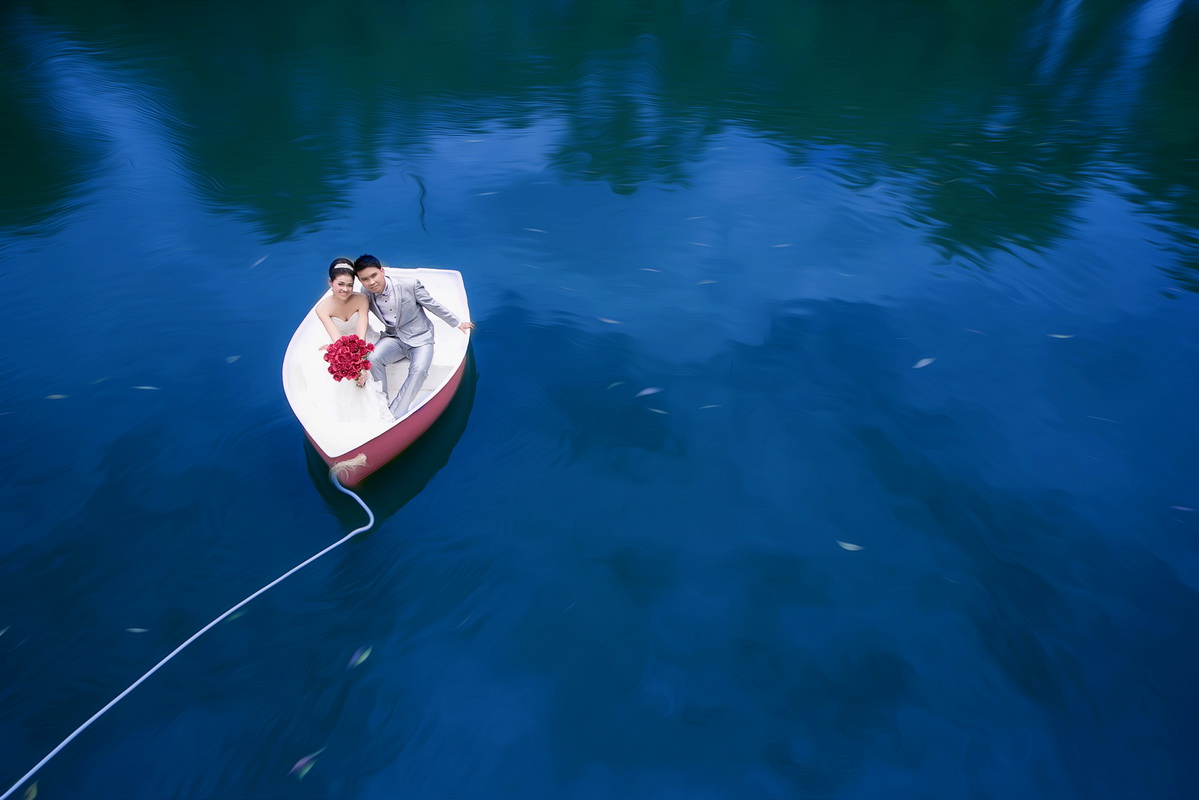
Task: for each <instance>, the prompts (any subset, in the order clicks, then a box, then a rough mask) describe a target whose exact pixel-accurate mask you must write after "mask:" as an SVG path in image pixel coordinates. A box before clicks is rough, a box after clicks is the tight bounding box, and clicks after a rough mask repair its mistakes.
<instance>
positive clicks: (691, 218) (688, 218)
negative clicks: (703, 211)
mask: <svg viewBox="0 0 1199 800" xmlns="http://www.w3.org/2000/svg"><path fill="white" fill-rule="evenodd" d="M693 219H707V217H687V221H688V222H690V221H691V220H693Z"/></svg>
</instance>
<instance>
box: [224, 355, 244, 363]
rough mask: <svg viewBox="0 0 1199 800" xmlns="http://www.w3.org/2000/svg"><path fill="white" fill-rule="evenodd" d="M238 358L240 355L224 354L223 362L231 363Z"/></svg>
mask: <svg viewBox="0 0 1199 800" xmlns="http://www.w3.org/2000/svg"><path fill="white" fill-rule="evenodd" d="M239 358H241V356H225V363H226V364H232V363H233V362H234V361H236V360H237V359H239Z"/></svg>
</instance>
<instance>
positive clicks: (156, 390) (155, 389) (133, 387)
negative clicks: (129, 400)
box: [130, 386, 162, 392]
mask: <svg viewBox="0 0 1199 800" xmlns="http://www.w3.org/2000/svg"><path fill="white" fill-rule="evenodd" d="M130 388H131V389H145V390H146V391H150V392H161V391H162V389H160V388H159V387H157V386H131V387H130Z"/></svg>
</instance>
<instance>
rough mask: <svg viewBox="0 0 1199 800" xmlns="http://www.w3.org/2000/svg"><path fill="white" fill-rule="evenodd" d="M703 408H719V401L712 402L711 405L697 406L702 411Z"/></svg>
mask: <svg viewBox="0 0 1199 800" xmlns="http://www.w3.org/2000/svg"><path fill="white" fill-rule="evenodd" d="M705 408H720V403H712V404H711V405H708V406H700V407H699V409H700V411H703V410H704V409H705Z"/></svg>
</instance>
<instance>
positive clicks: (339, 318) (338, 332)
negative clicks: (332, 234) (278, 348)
mask: <svg viewBox="0 0 1199 800" xmlns="http://www.w3.org/2000/svg"><path fill="white" fill-rule="evenodd" d="M329 289H330V290H331V294H330V295H329V296H328V297H326V298H325V299H324V300H322V301H321V302H320V303H318V304H317V306H316V309H315V312H316V316H317V319H319V320H320V321H321V324H322V325H324V326H325V332H326V333H328V334H329V343H332V342H336V341H337V340H338V339H340V338H341V337H343V336H350V335H356V336H358V338H360V339H364V340H366V341H367V342H370V343H371V344H374V343H375V342H376V341H378V339H379V332H378V331H376V330H374V329H372V328H371V327H370V325H369V324H368V323H369V320H368V319H367V314H369V313H370V306H369V304H368V303H367V300H366V295H364V294H362V293H361V292H355V291H354V262H353V261H351V260H350V259H348V258H335V259H333V263H332V264H330V265H329ZM328 347H329V344H323V345H321V346H320V347H319V348H318V351H317V353H316V354H314V355H313V357H312V363H311V364H309V365H308V366H309V367H310V369H311V373H310V378H309V381H308V383H309V384H310V386H309V388H310V390H312V389H317V390H318V392H319V393H320V394H321V395H322V399H323V400H325V401H327V402H328V406H327V407H328V408H329V409H330V410H331V412H332V414H333V418H334V419H336V420H337V421H338V422H359V423H368V422H385V423H387V424H388V425H390V424H391V423H393V422H395V417H394V416H392V413H391V410H390V409H389V408H388V407H387V398H386V397H384V396H383V389H382V386H381V385H380V384H379V382H378V381H376V380H374V379H373V378H371V376H370V372H369V371H365V370H364V371H363V372H362V374H361V375H359V376H358V382H357V384H355V383H354V382H353V381H349V380H342V381H338V380H334V378H333V376H332V375H330V374H329V370H328V364H327V363H326V362H325V358H324V350H325V349H326V348H328ZM312 384H315V385H312ZM318 387H319V388H318Z"/></svg>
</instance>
